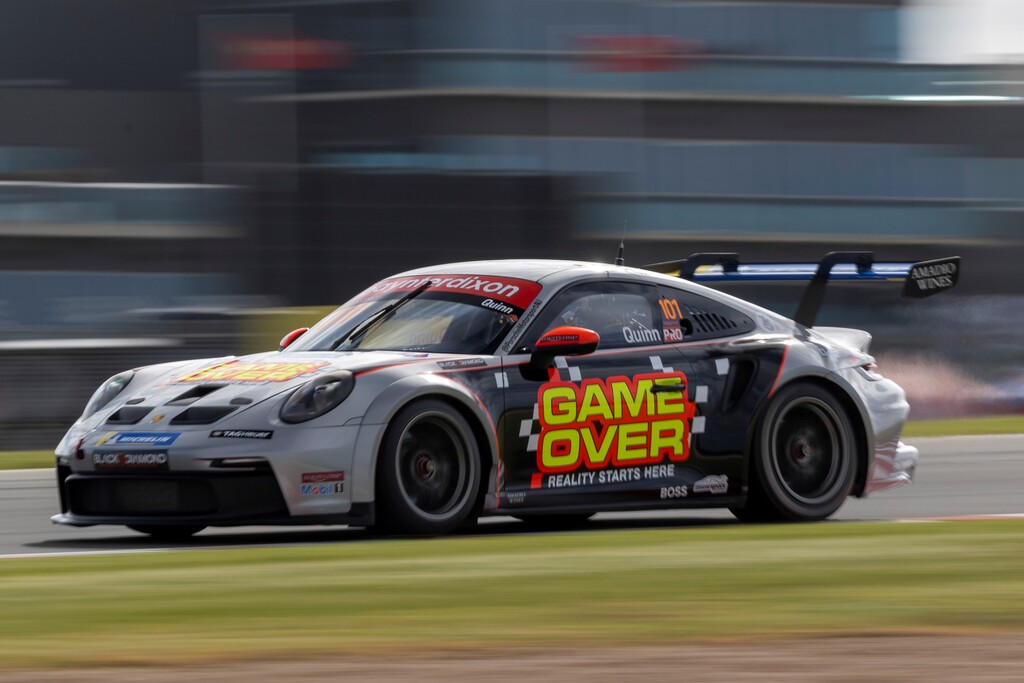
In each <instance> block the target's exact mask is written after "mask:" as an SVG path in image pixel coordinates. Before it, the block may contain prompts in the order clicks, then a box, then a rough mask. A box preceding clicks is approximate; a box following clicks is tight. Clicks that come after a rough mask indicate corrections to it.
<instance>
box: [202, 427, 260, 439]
mask: <svg viewBox="0 0 1024 683" xmlns="http://www.w3.org/2000/svg"><path fill="white" fill-rule="evenodd" d="M273 436H274V432H272V431H270V430H265V429H263V430H261V429H217V430H215V431H212V432H210V438H211V439H269V438H271V437H273Z"/></svg>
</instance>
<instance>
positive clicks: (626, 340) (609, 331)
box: [525, 282, 662, 349]
mask: <svg viewBox="0 0 1024 683" xmlns="http://www.w3.org/2000/svg"><path fill="white" fill-rule="evenodd" d="M653 299H654V288H653V287H649V286H646V285H640V284H635V283H626V282H591V283H585V284H581V285H576V286H574V287H570V288H569V289H566V290H564V291H562V292H561V293H559V294H558V296H556V297H555V299H554V300H553V301H552V302H551V304H550V306H549V307H548V308H547V309H546V311H545V313H543V314H542V315H541V317H540V319H539V322H538V323H537V324H536V325H534V327H533V328H531V331H530V332H529V333H527V336H526V337H525V339H527V340H529V342H528V344H527V345H528V346H532V345H533V344H534V343H536V340H537V338H539V337H540V335H541V334H542V333H543V332H547V331H548V330H552V329H554V328H556V327H561V326H562V325H572V326H575V327H583V328H585V329H588V330H593V331H594V332H597V334H598V335H599V336H600V337H601V343H600V346H599V348H601V349H618V348H628V347H631V346H646V345H651V344H660V343H662V336H661V328H660V326H661V316H660V309H657V308H656V307H657V304H656V303H655V302H654V300H653Z"/></svg>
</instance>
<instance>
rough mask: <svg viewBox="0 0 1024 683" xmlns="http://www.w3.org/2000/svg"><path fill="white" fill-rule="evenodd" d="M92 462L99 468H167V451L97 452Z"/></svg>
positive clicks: (93, 455)
mask: <svg viewBox="0 0 1024 683" xmlns="http://www.w3.org/2000/svg"><path fill="white" fill-rule="evenodd" d="M92 464H93V467H95V468H96V469H98V470H166V469H167V453H166V452H165V451H139V452H137V453H132V452H97V453H93V454H92Z"/></svg>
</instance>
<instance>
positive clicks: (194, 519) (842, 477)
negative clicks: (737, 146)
mask: <svg viewBox="0 0 1024 683" xmlns="http://www.w3.org/2000/svg"><path fill="white" fill-rule="evenodd" d="M655 270H658V271H663V272H662V273H658V272H654V271H655ZM958 270H959V260H958V259H955V258H954V259H944V260H940V261H934V262H929V263H924V264H912V263H874V261H873V259H872V257H871V255H870V254H864V253H855V254H849V253H840V254H833V255H830V256H829V257H828V258H826V260H824V261H822V262H821V263H820V264H751V265H743V264H740V263H739V260H738V258H736V257H735V255H728V254H710V255H709V254H698V255H694V256H692V257H690V258H689V259H684V260H682V261H679V262H675V263H668V264H657V265H655V266H652V267H651V269H650V270H643V269H634V268H627V267H623V266H618V265H615V266H610V265H604V264H595V263H577V262H567V261H541V260H538V261H523V260H517V261H483V262H474V263H458V264H448V265H442V266H437V267H434V268H424V269H421V270H415V271H410V272H407V273H402V274H400V275H397V276H394V277H391V278H388V279H386V280H383V281H381V282H378V283H376V284H374V285H373V286H371V287H369V288H368V289H366V290H365V291H364V292H362V293H361V294H359V295H358V296H356V297H355V298H353V299H352V300H350V301H349V302H348V303H346V304H344V305H343V306H341V307H340V308H338V309H337V310H336V311H334V312H333V313H331V314H330V315H328V316H327V317H326V318H324V319H323V320H321V321H320V322H319V323H317V324H316V325H315V326H314V327H313V328H311V329H309V330H306V329H301V330H296V331H295V332H293V333H291V334H289V335H287V336H286V337H285V338H284V339H283V340H282V343H281V348H280V349H279V350H278V351H273V352H269V353H262V354H257V355H253V356H246V357H240V358H239V357H227V358H213V359H205V360H193V361H185V362H180V363H168V364H162V365H154V366H149V367H143V368H138V369H135V370H128V371H126V372H123V373H121V374H118V375H116V376H115V377H112V378H111V379H110V380H108V381H107V382H105V383H104V384H103V385H102V386H101V387H99V389H97V391H96V393H95V394H94V395H93V397H92V399H91V400H90V401H89V403H88V405H87V406H86V408H85V412H84V413H83V414H82V416H81V418H80V419H79V420H78V421H77V422H76V423H75V424H74V425H73V426H72V427H71V429H70V430H69V431H68V433H67V434H66V435H65V437H64V439H63V440H62V441H61V443H60V445H59V446H58V447H57V449H56V459H57V478H58V483H59V490H60V505H61V512H60V514H58V515H56V516H54V517H53V520H54V521H55V522H59V523H62V524H69V525H75V526H87V525H95V524H117V525H127V526H129V527H131V528H132V529H135V530H138V531H141V532H145V533H150V534H154V535H162V536H186V535H189V534H192V533H195V532H196V531H199V530H200V529H202V528H204V527H206V526H232V525H250V524H349V525H357V526H372V527H375V528H380V529H385V530H394V531H399V532H404V533H420V534H438V533H444V532H448V531H451V530H453V529H455V528H456V527H458V526H459V525H463V524H466V523H470V522H472V521H473V520H475V519H476V518H477V517H478V516H480V515H511V516H515V517H519V518H521V519H526V520H532V521H534V522H553V521H558V520H565V519H580V518H585V517H587V516H589V515H591V514H593V513H595V512H598V511H610V510H653V509H664V508H680V507H726V508H729V509H730V510H732V511H733V512H734V513H735V514H736V515H737V516H738V517H740V518H741V519H745V520H766V519H791V520H814V519H823V518H826V517H828V516H829V515H831V514H832V513H833V512H835V511H836V510H837V509H838V508H839V506H840V505H842V503H843V501H844V500H845V499H846V498H847V497H848V496H850V495H855V496H864V495H867V494H869V493H872V492H874V491H879V490H882V489H886V488H889V487H893V486H897V485H899V484H904V483H907V482H909V481H910V480H911V478H912V476H913V473H914V467H915V464H916V462H917V451H916V450H915V449H914V448H913V447H911V446H907V445H905V444H903V443H902V442H901V441H900V433H901V430H902V428H903V424H904V421H905V420H906V417H907V414H908V406H907V403H906V401H905V399H904V394H903V391H902V390H901V389H900V388H899V387H898V386H897V385H896V384H894V383H893V382H891V381H889V380H887V379H885V378H883V377H882V376H881V375H879V374H878V373H877V372H876V370H875V366H874V361H873V359H872V357H871V356H870V355H868V353H867V351H868V343H869V341H870V335H868V334H867V333H866V332H862V331H859V330H851V329H843V328H818V327H814V326H813V323H814V316H815V313H816V311H817V308H818V307H819V306H820V302H821V290H822V289H823V288H824V286H825V283H826V282H827V281H828V280H829V279H832V280H858V281H883V282H884V281H893V280H896V281H905V283H906V284H905V292H906V293H907V294H908V295H911V296H922V295H927V294H931V293H935V292H939V291H943V290H945V289H948V288H949V287H952V286H953V285H954V284H955V283H956V278H957V277H958ZM665 272H670V273H671V272H674V273H675V274H674V275H673V274H665ZM786 279H803V280H810V281H811V284H810V285H809V287H808V289H807V291H806V294H805V296H804V301H803V302H802V303H801V306H800V310H799V311H798V313H797V315H796V319H795V320H790V319H787V318H785V317H783V316H781V315H778V314H776V313H773V312H771V311H768V310H766V309H763V308H760V307H758V306H755V305H752V304H750V303H747V302H745V301H743V300H740V299H737V298H735V297H732V296H729V295H727V294H724V293H721V292H718V291H716V290H713V289H711V288H709V287H706V286H704V285H702V284H700V282H701V281H705V282H709V283H714V282H722V281H726V282H728V281H741V282H742V281H761V280H786Z"/></svg>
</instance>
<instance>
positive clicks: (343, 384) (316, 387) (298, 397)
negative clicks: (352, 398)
mask: <svg viewBox="0 0 1024 683" xmlns="http://www.w3.org/2000/svg"><path fill="white" fill-rule="evenodd" d="M355 385H356V380H355V378H354V377H353V376H352V373H351V372H348V371H347V370H343V371H341V372H334V373H331V374H330V375H324V376H323V377H317V378H316V379H314V380H312V381H311V382H307V383H305V384H303V385H302V386H301V387H299V388H298V389H296V390H295V392H294V393H292V395H291V396H289V397H288V400H287V401H285V403H284V406H283V407H282V408H281V419H282V420H283V421H285V422H289V423H291V424H295V423H297V422H307V421H309V420H312V419H313V418H315V417H320V416H321V415H323V414H325V413H328V412H330V411H332V410H334V409H335V408H337V407H338V405H340V404H341V402H342V401H344V400H345V399H346V398H348V395H349V394H351V393H352V389H353V387H355Z"/></svg>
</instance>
